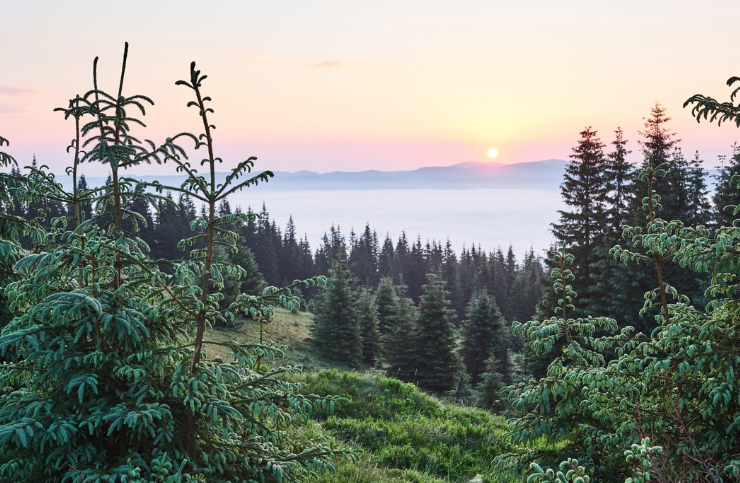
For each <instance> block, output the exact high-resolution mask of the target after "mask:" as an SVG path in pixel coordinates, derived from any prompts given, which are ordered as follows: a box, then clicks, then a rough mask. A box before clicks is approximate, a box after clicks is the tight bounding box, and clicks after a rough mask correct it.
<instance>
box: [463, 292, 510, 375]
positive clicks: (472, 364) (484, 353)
mask: <svg viewBox="0 0 740 483" xmlns="http://www.w3.org/2000/svg"><path fill="white" fill-rule="evenodd" d="M507 339H508V337H507V336H506V326H505V324H504V318H503V316H502V315H501V312H500V311H499V310H498V307H496V304H494V302H493V299H491V297H490V296H489V295H488V293H486V292H483V291H480V292H477V293H475V294H474V295H473V298H472V299H471V300H470V303H469V304H468V309H467V319H466V320H465V322H463V343H462V351H461V352H462V358H463V362H464V363H465V367H466V369H467V372H468V374H469V375H470V382H471V383H472V384H478V383H480V382H481V380H482V375H483V373H484V372H486V370H487V367H486V361H487V360H488V359H489V358H490V357H491V356H494V357H496V358H497V361H498V364H499V366H498V367H496V371H497V372H498V373H500V374H508V372H509V370H508V364H507V362H508V350H507V349H508V347H507V342H508V341H507Z"/></svg>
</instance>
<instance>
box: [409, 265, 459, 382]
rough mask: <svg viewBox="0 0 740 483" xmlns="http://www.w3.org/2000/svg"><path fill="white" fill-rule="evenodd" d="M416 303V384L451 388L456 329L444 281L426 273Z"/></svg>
mask: <svg viewBox="0 0 740 483" xmlns="http://www.w3.org/2000/svg"><path fill="white" fill-rule="evenodd" d="M422 288H423V293H422V296H421V297H420V302H419V331H418V334H417V337H416V341H415V343H414V349H413V350H414V353H415V357H416V361H415V363H414V364H413V367H414V369H415V370H416V377H415V380H416V383H417V384H418V385H419V387H422V388H424V389H429V390H431V391H437V392H442V391H447V390H449V389H451V388H452V387H453V386H454V384H455V382H456V377H457V376H458V375H459V372H460V369H461V363H460V359H459V356H458V354H457V342H456V340H455V331H454V328H453V326H452V322H451V320H450V309H449V300H448V299H447V293H446V291H445V288H444V281H442V280H440V279H439V278H438V277H437V275H435V274H429V275H427V283H426V285H424V286H423V287H422Z"/></svg>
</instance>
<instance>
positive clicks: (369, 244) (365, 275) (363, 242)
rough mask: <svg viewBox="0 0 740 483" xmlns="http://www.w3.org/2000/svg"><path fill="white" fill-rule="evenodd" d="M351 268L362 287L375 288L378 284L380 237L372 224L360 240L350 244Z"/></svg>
mask: <svg viewBox="0 0 740 483" xmlns="http://www.w3.org/2000/svg"><path fill="white" fill-rule="evenodd" d="M350 245H351V252H350V254H349V266H350V269H351V270H352V274H353V275H354V276H355V278H357V281H358V283H359V284H360V285H363V286H365V287H375V286H376V285H377V284H378V237H377V235H376V234H375V232H374V231H371V230H370V224H366V225H365V230H364V231H363V232H362V235H361V236H360V237H359V238H356V239H355V240H354V241H352V242H351V243H350Z"/></svg>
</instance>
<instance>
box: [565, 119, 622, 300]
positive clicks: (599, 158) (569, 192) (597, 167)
mask: <svg viewBox="0 0 740 483" xmlns="http://www.w3.org/2000/svg"><path fill="white" fill-rule="evenodd" d="M606 166H607V159H606V156H605V155H604V144H603V143H602V142H601V140H600V139H599V138H598V137H597V136H596V131H594V130H592V129H591V127H590V126H589V127H587V128H586V129H584V130H583V131H581V139H579V141H578V144H577V145H576V147H574V148H573V154H571V155H570V163H569V164H568V166H567V167H566V168H565V175H564V180H563V184H562V185H561V187H560V188H561V194H562V197H563V201H564V202H565V204H566V205H568V209H567V210H561V211H559V212H558V213H559V214H560V220H559V221H558V223H554V224H553V225H552V226H553V234H554V235H555V238H556V239H557V240H558V241H559V242H560V243H565V244H567V246H568V247H569V250H570V251H571V252H572V254H573V257H574V264H573V273H574V274H575V275H576V277H577V278H576V280H578V281H579V284H578V285H576V287H574V289H575V291H576V292H578V293H579V296H580V298H581V300H582V303H580V304H579V305H578V306H577V309H579V310H585V309H586V307H588V302H589V301H590V298H591V294H590V290H589V289H590V275H591V268H590V264H591V262H592V261H593V250H594V247H596V246H597V245H598V244H599V243H600V242H601V239H602V237H603V235H604V229H605V226H606V220H607V212H606V208H607V206H606V203H607V200H608V194H609V184H608V180H607V178H606V175H605V168H606Z"/></svg>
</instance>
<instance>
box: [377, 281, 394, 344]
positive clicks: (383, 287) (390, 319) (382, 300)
mask: <svg viewBox="0 0 740 483" xmlns="http://www.w3.org/2000/svg"><path fill="white" fill-rule="evenodd" d="M375 305H376V306H377V309H378V332H379V333H380V337H381V339H383V340H385V338H386V337H388V336H389V335H390V334H392V333H393V331H394V330H395V324H396V322H397V321H396V319H395V317H396V307H397V305H398V294H397V293H396V287H395V286H394V285H393V280H392V279H391V278H390V277H383V278H381V279H380V282H379V283H378V288H377V290H376V291H375Z"/></svg>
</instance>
